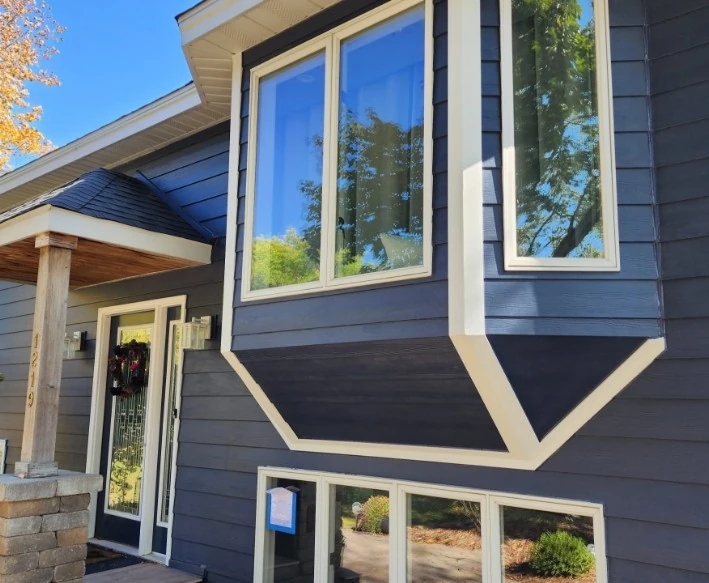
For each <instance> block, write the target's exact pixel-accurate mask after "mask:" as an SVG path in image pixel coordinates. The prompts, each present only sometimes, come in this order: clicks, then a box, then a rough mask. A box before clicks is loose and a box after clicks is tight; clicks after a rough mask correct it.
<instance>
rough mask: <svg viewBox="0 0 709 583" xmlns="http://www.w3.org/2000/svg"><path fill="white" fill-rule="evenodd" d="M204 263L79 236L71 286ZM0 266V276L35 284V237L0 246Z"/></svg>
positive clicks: (70, 280) (74, 256) (74, 252)
mask: <svg viewBox="0 0 709 583" xmlns="http://www.w3.org/2000/svg"><path fill="white" fill-rule="evenodd" d="M201 264H202V262H197V261H191V260H187V259H184V258H179V257H167V256H164V255H158V254H155V253H150V252H147V251H138V250H136V249H130V248H127V247H120V246H118V245H111V244H108V243H101V242H99V241H91V240H89V239H84V238H79V240H78V244H77V247H76V249H75V250H74V251H73V252H72V257H71V275H70V279H69V287H70V288H71V289H76V288H81V287H86V286H90V285H97V284H100V283H107V282H109V281H117V280H121V279H127V278H130V277H138V276H141V275H150V274H154V273H159V272H163V271H169V270H172V269H180V268H184V267H192V266H195V265H201ZM0 266H2V267H0V279H2V280H4V281H14V282H17V283H26V284H31V285H35V284H36V283H37V268H38V266H39V249H36V248H35V237H29V238H27V239H22V240H20V241H15V242H14V243H10V244H8V245H5V246H4V247H0Z"/></svg>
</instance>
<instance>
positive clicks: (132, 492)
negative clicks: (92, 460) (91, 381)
mask: <svg viewBox="0 0 709 583" xmlns="http://www.w3.org/2000/svg"><path fill="white" fill-rule="evenodd" d="M152 332H153V328H152V326H150V327H141V328H123V329H121V330H119V333H118V342H119V344H122V345H123V344H128V343H129V342H130V341H131V340H135V341H136V342H139V343H140V342H144V343H146V344H148V347H149V346H150V339H151V336H152ZM149 368H150V355H149V353H148V357H147V358H146V362H145V377H144V378H145V385H144V386H143V387H142V389H140V390H138V391H136V392H135V393H134V394H132V395H128V396H125V397H114V398H113V440H112V442H111V452H110V453H111V469H110V480H109V483H108V501H107V502H108V509H109V510H115V511H118V512H125V513H126V514H130V515H132V516H140V494H141V488H142V485H143V484H142V482H143V444H144V437H145V404H146V401H147V388H148V385H147V379H148V377H149Z"/></svg>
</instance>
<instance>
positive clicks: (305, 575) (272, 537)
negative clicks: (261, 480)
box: [261, 479, 317, 583]
mask: <svg viewBox="0 0 709 583" xmlns="http://www.w3.org/2000/svg"><path fill="white" fill-rule="evenodd" d="M270 487H272V488H276V487H280V488H291V489H294V490H295V492H296V493H297V495H298V497H297V501H296V504H297V507H296V519H295V520H296V528H295V534H286V533H284V532H277V531H273V530H267V531H266V547H265V551H266V552H265V557H266V561H267V562H266V569H265V577H264V581H266V583H272V582H275V581H278V583H313V582H314V581H315V495H316V489H317V488H316V485H315V484H314V483H313V482H303V481H300V480H284V479H278V480H272V482H271V486H270ZM261 495H262V496H266V493H265V492H262V493H261Z"/></svg>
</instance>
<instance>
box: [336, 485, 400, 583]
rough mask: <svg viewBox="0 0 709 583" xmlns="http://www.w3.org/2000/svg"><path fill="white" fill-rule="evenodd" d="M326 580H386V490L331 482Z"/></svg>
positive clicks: (370, 582) (378, 582) (384, 582)
mask: <svg viewBox="0 0 709 583" xmlns="http://www.w3.org/2000/svg"><path fill="white" fill-rule="evenodd" d="M332 495H333V496H334V504H333V506H332V509H333V516H332V522H331V527H330V566H331V568H330V583H344V582H345V581H359V583H387V581H389V492H387V491H385V490H372V489H370V488H356V487H353V486H333V487H332Z"/></svg>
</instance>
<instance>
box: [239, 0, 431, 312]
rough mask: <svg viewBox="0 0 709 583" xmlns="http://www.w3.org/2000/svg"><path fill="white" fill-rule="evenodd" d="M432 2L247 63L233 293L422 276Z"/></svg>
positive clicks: (378, 13)
mask: <svg viewBox="0 0 709 583" xmlns="http://www.w3.org/2000/svg"><path fill="white" fill-rule="evenodd" d="M430 10H431V7H430V0H428V1H427V2H421V0H416V1H414V0H400V1H395V2H391V3H389V4H386V5H385V6H383V7H381V8H379V9H376V10H373V11H371V12H369V13H367V14H365V15H364V16H362V17H360V18H358V19H355V20H353V21H351V22H348V23H347V24H345V25H343V26H341V27H339V28H336V29H334V30H332V31H330V32H328V33H327V34H325V35H323V36H321V37H318V38H316V39H314V40H313V41H310V42H308V43H306V44H304V45H301V46H299V47H297V48H296V49H294V50H293V51H290V52H288V53H286V54H284V55H281V56H279V57H277V58H275V59H273V60H272V61H269V62H267V63H265V64H263V65H261V66H258V67H256V68H254V69H253V70H252V72H251V105H250V122H249V159H248V162H247V165H248V167H247V173H248V179H247V192H246V225H245V239H244V269H243V282H242V298H243V299H245V300H248V299H256V298H263V297H273V296H278V295H288V294H293V293H303V292H312V291H317V290H321V289H326V288H331V287H341V286H348V285H363V284H368V283H373V282H377V281H391V280H395V279H402V278H408V277H421V276H426V275H429V274H430V273H431V182H432V179H431V141H432V138H431V116H432V93H431V87H432V81H431V77H432V64H431V60H432V57H431V55H432V47H431V31H430V27H431V15H430Z"/></svg>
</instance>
